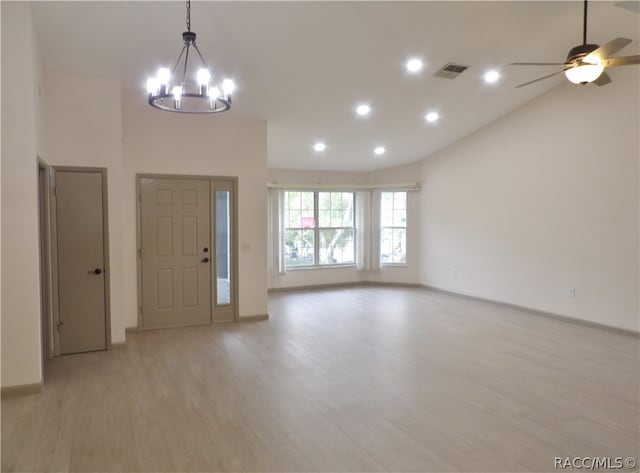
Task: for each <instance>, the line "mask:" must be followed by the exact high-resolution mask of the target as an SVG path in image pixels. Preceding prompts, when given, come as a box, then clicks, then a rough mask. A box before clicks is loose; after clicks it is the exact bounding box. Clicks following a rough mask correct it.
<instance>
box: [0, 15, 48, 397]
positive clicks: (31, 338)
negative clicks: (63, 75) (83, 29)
mask: <svg viewBox="0 0 640 473" xmlns="http://www.w3.org/2000/svg"><path fill="white" fill-rule="evenodd" d="M1 8H2V303H1V319H0V320H1V329H2V335H1V340H2V349H1V354H2V387H9V386H19V385H27V384H35V383H39V382H40V381H41V380H42V366H41V348H42V347H41V342H40V340H41V339H40V289H39V284H40V283H39V261H38V258H39V246H38V202H37V169H38V168H37V154H38V153H39V152H40V151H41V150H40V149H38V145H39V140H38V136H39V132H38V117H39V115H40V110H39V108H40V103H39V100H38V89H39V88H40V77H39V76H38V72H39V66H38V63H39V55H38V48H37V45H36V42H35V38H34V34H33V25H32V22H31V6H30V4H29V3H19V2H15V3H14V2H2V4H1Z"/></svg>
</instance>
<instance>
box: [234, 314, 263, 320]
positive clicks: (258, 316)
mask: <svg viewBox="0 0 640 473" xmlns="http://www.w3.org/2000/svg"><path fill="white" fill-rule="evenodd" d="M262 320H269V314H258V315H247V316H245V317H238V322H260V321H262Z"/></svg>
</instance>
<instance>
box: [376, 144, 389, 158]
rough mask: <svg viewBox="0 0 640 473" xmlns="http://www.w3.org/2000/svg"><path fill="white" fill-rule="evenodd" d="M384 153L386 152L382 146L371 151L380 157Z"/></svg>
mask: <svg viewBox="0 0 640 473" xmlns="http://www.w3.org/2000/svg"><path fill="white" fill-rule="evenodd" d="M386 151H387V150H386V149H384V146H378V147H377V148H376V149H374V150H373V152H374V153H375V154H376V156H382V155H383V154H384V153H385V152H386Z"/></svg>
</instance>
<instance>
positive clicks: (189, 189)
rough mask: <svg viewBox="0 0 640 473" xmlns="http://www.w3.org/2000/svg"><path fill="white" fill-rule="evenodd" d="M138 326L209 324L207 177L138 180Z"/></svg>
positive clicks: (210, 257) (209, 239)
mask: <svg viewBox="0 0 640 473" xmlns="http://www.w3.org/2000/svg"><path fill="white" fill-rule="evenodd" d="M140 239H141V255H140V257H141V262H142V264H141V270H142V317H141V321H142V328H143V329H153V328H163V327H178V326H184V325H198V324H208V323H210V322H211V265H212V256H211V255H212V248H211V209H210V182H209V180H207V179H202V180H200V179H173V178H171V179H170V178H167V179H163V178H142V179H141V180H140Z"/></svg>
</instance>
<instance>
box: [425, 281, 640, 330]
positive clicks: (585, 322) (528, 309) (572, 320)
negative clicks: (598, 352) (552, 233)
mask: <svg viewBox="0 0 640 473" xmlns="http://www.w3.org/2000/svg"><path fill="white" fill-rule="evenodd" d="M420 287H422V288H423V289H426V290H429V291H434V292H439V293H441V294H446V295H449V296H454V297H461V298H463V299H469V300H472V301H478V302H488V303H490V304H496V305H500V306H502V307H508V308H510V309H517V310H523V311H526V312H528V313H530V314H533V315H538V316H541V317H547V318H550V319H555V320H560V321H562V322H566V323H570V324H575V325H582V326H585V327H591V328H597V329H600V330H606V331H608V332H613V333H617V334H618V335H627V336H630V337H635V338H640V332H636V331H634V330H628V329H625V328H620V327H612V326H611V325H605V324H601V323H598V322H592V321H591V320H583V319H578V318H576V317H571V316H569V315H562V314H556V313H554V312H547V311H544V310H539V309H532V308H531V307H526V306H522V305H518V304H511V303H509V302H502V301H498V300H495V299H487V298H484V297H477V296H470V295H467V294H460V293H458V292H453V291H448V290H446V289H441V288H439V287H435V286H429V285H428V284H420Z"/></svg>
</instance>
